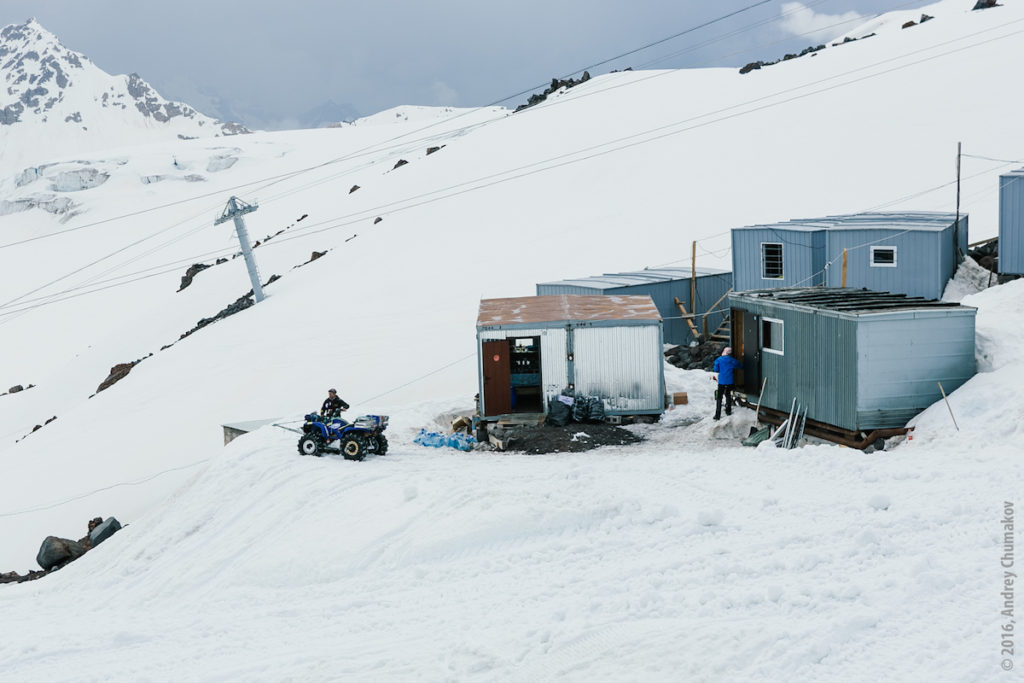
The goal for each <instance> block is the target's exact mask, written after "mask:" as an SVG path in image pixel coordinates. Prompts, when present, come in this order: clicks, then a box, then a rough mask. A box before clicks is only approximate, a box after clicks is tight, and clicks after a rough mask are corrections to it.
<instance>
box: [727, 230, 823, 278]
mask: <svg viewBox="0 0 1024 683" xmlns="http://www.w3.org/2000/svg"><path fill="white" fill-rule="evenodd" d="M766 242H767V243H775V244H781V245H782V278H781V279H765V278H763V277H761V275H762V270H761V244H762V243H766ZM814 242H815V237H814V233H813V232H809V231H807V230H785V229H782V228H744V229H738V230H733V231H732V272H733V286H734V289H735V290H736V291H737V292H742V291H746V290H750V289H775V288H778V287H797V286H801V287H809V286H811V285H816V284H819V281H817V280H815V279H814V278H813V277H812V276H813V275H814V273H815V268H814V259H815V250H814Z"/></svg>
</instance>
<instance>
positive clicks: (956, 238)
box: [953, 142, 963, 263]
mask: <svg viewBox="0 0 1024 683" xmlns="http://www.w3.org/2000/svg"><path fill="white" fill-rule="evenodd" d="M961 144H962V143H960V142H958V143H956V223H954V224H953V253H954V254H956V255H957V263H959V262H960V260H961V259H962V258H963V253H962V252H961V251H960V146H961Z"/></svg>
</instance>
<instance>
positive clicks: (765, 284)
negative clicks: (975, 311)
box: [732, 212, 967, 299]
mask: <svg viewBox="0 0 1024 683" xmlns="http://www.w3.org/2000/svg"><path fill="white" fill-rule="evenodd" d="M843 249H846V250H847V267H846V271H847V273H846V286H847V287H857V288H859V287H863V288H867V289H870V290H874V291H888V292H898V293H902V294H907V295H908V296H916V297H924V298H926V299H939V298H941V297H942V292H943V290H944V289H945V288H946V283H947V282H949V280H950V278H952V277H953V274H954V273H955V272H956V268H957V266H958V265H959V263H960V261H962V260H963V255H964V254H966V253H967V215H966V214H963V215H961V216H960V222H959V224H958V223H957V220H956V214H953V213H937V212H914V213H861V214H853V215H849V216H828V217H825V218H813V219H803V220H793V221H787V222H784V223H774V224H768V225H750V226H747V227H743V228H735V229H733V231H732V264H733V288H734V289H735V290H736V291H737V292H742V291H745V290H752V289H767V288H774V287H811V286H816V285H824V286H826V287H841V286H842V285H843V281H842V278H843V267H842V266H843V263H842V261H843Z"/></svg>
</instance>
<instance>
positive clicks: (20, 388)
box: [7, 384, 25, 394]
mask: <svg viewBox="0 0 1024 683" xmlns="http://www.w3.org/2000/svg"><path fill="white" fill-rule="evenodd" d="M24 390H25V387H23V386H21V385H20V384H15V385H14V386H13V387H11V388H10V389H8V390H7V393H8V394H16V393H18V392H19V391H24Z"/></svg>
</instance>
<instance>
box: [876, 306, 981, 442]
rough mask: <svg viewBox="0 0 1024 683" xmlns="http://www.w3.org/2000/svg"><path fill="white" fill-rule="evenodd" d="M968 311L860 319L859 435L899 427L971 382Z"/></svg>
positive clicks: (972, 363)
mask: <svg viewBox="0 0 1024 683" xmlns="http://www.w3.org/2000/svg"><path fill="white" fill-rule="evenodd" d="M974 324H975V311H974V309H970V308H963V309H946V310H940V311H907V312H905V313H901V314H887V315H884V316H870V315H865V316H861V320H860V322H859V325H858V329H857V343H858V347H859V348H860V378H859V382H858V391H857V396H858V400H857V419H858V423H859V425H860V428H861V429H868V428H871V429H875V428H884V427H902V426H904V425H905V424H906V423H907V421H908V420H910V418H912V417H913V416H914V415H916V414H917V413H919V412H921V411H922V410H924V409H925V408H927V407H928V406H930V405H931V404H933V403H935V402H936V401H939V400H941V399H942V394H941V392H940V391H939V385H938V382H942V388H943V389H945V390H946V393H947V394H948V393H949V392H951V391H953V390H954V389H957V388H958V387H959V386H960V385H962V384H963V383H964V382H966V381H967V380H969V379H970V378H971V377H973V376H974V373H975V370H976V365H975V364H976V361H975V357H974Z"/></svg>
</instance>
